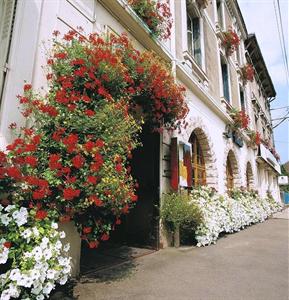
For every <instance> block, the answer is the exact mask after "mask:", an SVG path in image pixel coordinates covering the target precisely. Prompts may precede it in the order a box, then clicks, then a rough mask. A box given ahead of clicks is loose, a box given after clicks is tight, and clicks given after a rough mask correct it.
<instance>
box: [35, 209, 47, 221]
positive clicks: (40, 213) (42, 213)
mask: <svg viewBox="0 0 289 300" xmlns="http://www.w3.org/2000/svg"><path fill="white" fill-rule="evenodd" d="M46 217H47V212H46V211H45V210H38V211H37V212H36V215H35V219H37V220H43V219H45V218H46Z"/></svg>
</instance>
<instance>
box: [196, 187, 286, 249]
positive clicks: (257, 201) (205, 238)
mask: <svg viewBox="0 0 289 300" xmlns="http://www.w3.org/2000/svg"><path fill="white" fill-rule="evenodd" d="M191 203H192V204H195V205H197V206H198V207H199V209H200V210H201V212H202V215H203V223H202V224H200V225H199V226H198V227H197V230H196V231H195V235H196V236H195V238H196V240H197V242H198V243H197V246H199V247H200V246H205V245H210V244H212V243H213V244H215V243H216V240H217V239H218V236H219V234H220V233H222V232H225V233H232V232H235V231H240V230H241V229H243V228H244V227H246V226H249V225H251V224H254V223H258V222H263V221H264V220H265V219H266V218H268V217H269V216H270V215H271V214H272V213H275V212H277V211H280V210H281V208H282V206H281V205H280V204H279V203H277V202H276V201H275V200H274V199H273V198H272V197H267V198H265V199H262V198H260V197H259V196H258V195H257V194H255V193H253V192H247V191H241V190H236V191H234V192H233V193H232V196H231V197H229V196H228V195H224V196H220V195H217V194H216V193H214V192H213V191H212V189H210V188H208V187H202V188H199V189H195V190H193V191H192V192H191Z"/></svg>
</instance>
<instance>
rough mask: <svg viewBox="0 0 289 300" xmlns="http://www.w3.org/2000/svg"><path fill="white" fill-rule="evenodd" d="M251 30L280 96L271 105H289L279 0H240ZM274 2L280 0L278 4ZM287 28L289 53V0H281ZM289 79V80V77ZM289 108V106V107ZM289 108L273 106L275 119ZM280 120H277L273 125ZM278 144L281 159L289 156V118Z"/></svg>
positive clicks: (277, 133) (279, 131)
mask: <svg viewBox="0 0 289 300" xmlns="http://www.w3.org/2000/svg"><path fill="white" fill-rule="evenodd" d="M238 3H239V6H240V8H241V11H242V14H243V18H244V20H245V23H246V26H247V30H248V33H255V34H256V37H257V40H258V43H259V46H260V48H261V51H262V54H263V57H264V60H265V63H266V66H267V69H268V70H269V74H270V76H271V79H272V81H273V84H274V87H275V90H276V93H277V96H276V99H275V100H274V101H273V102H271V109H274V108H278V107H283V106H288V105H289V84H288V81H289V79H288V76H287V77H286V73H285V67H284V62H283V58H282V57H283V56H282V50H281V44H280V39H279V33H278V27H277V20H276V14H275V6H276V8H277V0H238ZM274 3H275V4H276V5H275V6H274ZM279 3H280V8H281V17H282V23H283V30H284V38H285V47H286V53H287V58H289V53H288V35H289V33H288V10H289V0H279ZM287 80H288V81H287ZM288 111H289V108H288ZM286 112H287V110H286V109H280V110H279V109H278V110H272V111H271V114H272V119H274V118H279V117H282V116H283V115H285V114H286ZM277 123H278V121H273V126H274V125H275V124H277ZM274 138H275V146H276V149H277V152H278V153H279V155H280V156H281V163H285V162H286V161H288V160H289V145H288V140H289V119H287V120H286V121H285V122H283V123H282V124H281V125H280V126H278V127H276V129H274Z"/></svg>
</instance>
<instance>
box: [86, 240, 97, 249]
mask: <svg viewBox="0 0 289 300" xmlns="http://www.w3.org/2000/svg"><path fill="white" fill-rule="evenodd" d="M98 244H99V242H98V241H91V242H89V244H88V246H89V248H90V249H93V248H97V247H98Z"/></svg>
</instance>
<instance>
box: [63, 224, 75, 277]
mask: <svg viewBox="0 0 289 300" xmlns="http://www.w3.org/2000/svg"><path fill="white" fill-rule="evenodd" d="M58 225H59V231H64V232H65V238H64V239H63V240H62V243H63V245H65V244H66V243H69V244H70V249H69V252H68V254H69V256H70V257H71V276H72V277H78V276H79V273H80V254H81V239H80V236H79V233H78V232H77V229H76V227H75V225H74V223H73V222H67V223H59V224H58Z"/></svg>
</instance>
